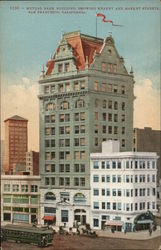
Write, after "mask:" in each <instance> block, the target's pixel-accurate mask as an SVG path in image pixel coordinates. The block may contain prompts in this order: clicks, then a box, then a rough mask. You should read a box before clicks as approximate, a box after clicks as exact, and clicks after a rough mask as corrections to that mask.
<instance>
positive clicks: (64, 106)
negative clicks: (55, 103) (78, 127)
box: [60, 101, 69, 109]
mask: <svg viewBox="0 0 161 250" xmlns="http://www.w3.org/2000/svg"><path fill="white" fill-rule="evenodd" d="M60 108H61V109H69V102H67V101H63V102H61V104H60Z"/></svg>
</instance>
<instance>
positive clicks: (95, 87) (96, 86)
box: [94, 82, 98, 91]
mask: <svg viewBox="0 0 161 250" xmlns="http://www.w3.org/2000/svg"><path fill="white" fill-rule="evenodd" d="M94 90H96V91H98V82H95V83H94Z"/></svg>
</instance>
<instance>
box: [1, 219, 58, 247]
mask: <svg viewBox="0 0 161 250" xmlns="http://www.w3.org/2000/svg"><path fill="white" fill-rule="evenodd" d="M53 237H54V230H53V229H49V228H47V227H41V228H38V227H32V226H24V225H13V224H8V225H5V226H2V227H1V239H2V241H6V240H14V241H15V242H18V243H21V242H23V243H29V244H30V243H31V244H35V245H38V246H39V247H46V246H48V245H52V240H53Z"/></svg>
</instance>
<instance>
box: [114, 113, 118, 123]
mask: <svg viewBox="0 0 161 250" xmlns="http://www.w3.org/2000/svg"><path fill="white" fill-rule="evenodd" d="M114 122H118V114H114Z"/></svg>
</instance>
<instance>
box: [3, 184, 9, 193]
mask: <svg viewBox="0 0 161 250" xmlns="http://www.w3.org/2000/svg"><path fill="white" fill-rule="evenodd" d="M9 191H10V184H4V192H9Z"/></svg>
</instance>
